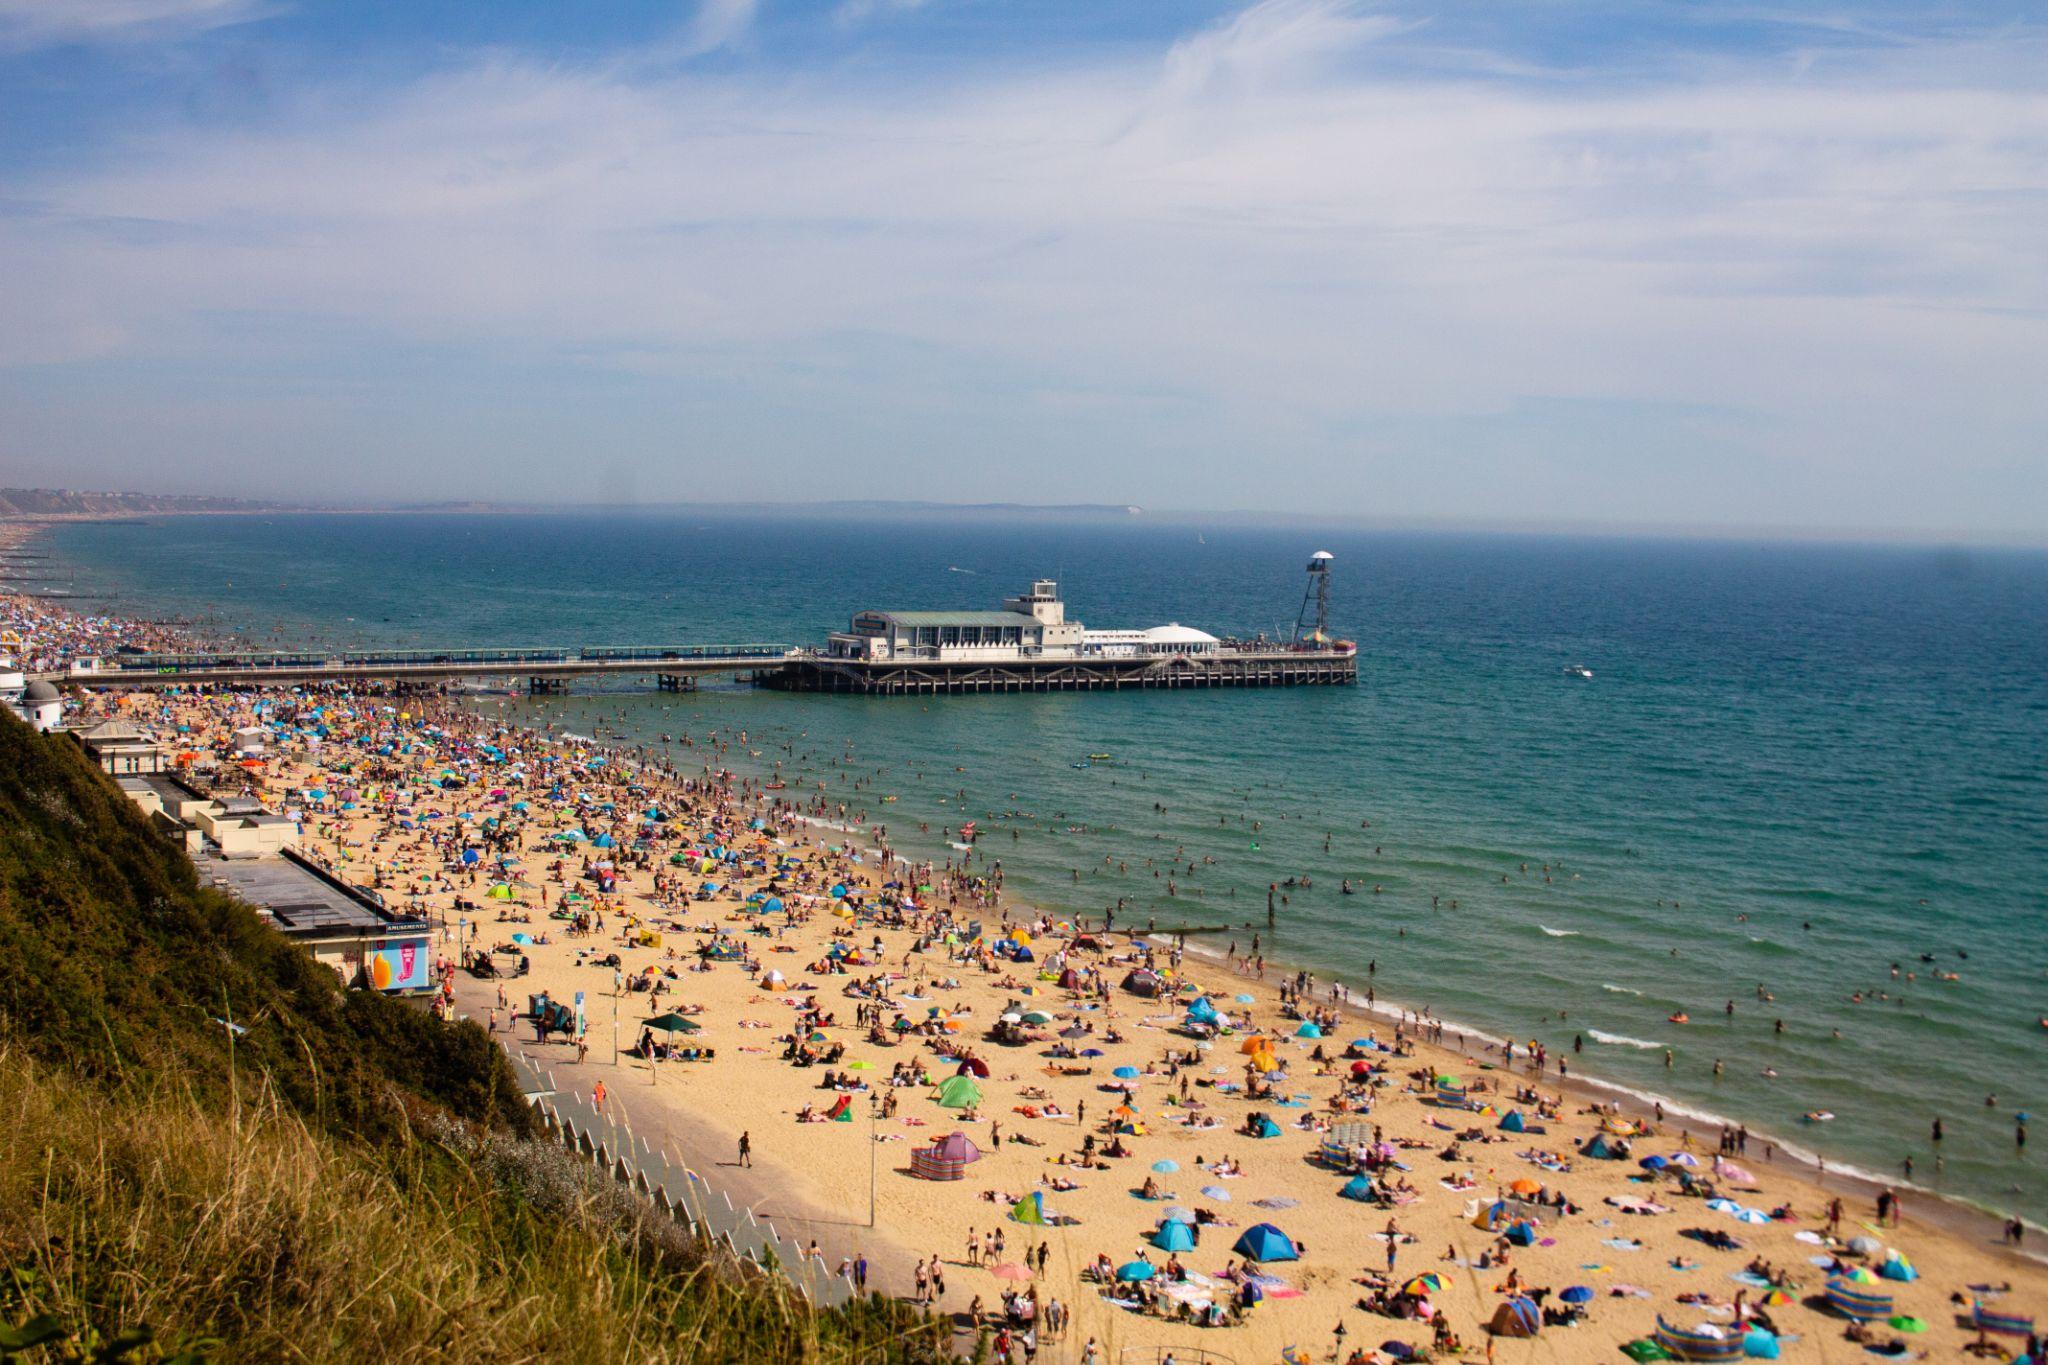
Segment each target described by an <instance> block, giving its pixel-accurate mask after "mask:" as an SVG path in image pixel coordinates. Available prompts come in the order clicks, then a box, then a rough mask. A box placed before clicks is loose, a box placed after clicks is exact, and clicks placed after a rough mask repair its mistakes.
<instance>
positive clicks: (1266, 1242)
mask: <svg viewBox="0 0 2048 1365" xmlns="http://www.w3.org/2000/svg"><path fill="white" fill-rule="evenodd" d="M1230 1249H1231V1250H1232V1251H1234V1252H1236V1253H1237V1254H1238V1255H1240V1256H1242V1257H1244V1258H1245V1259H1246V1260H1249V1261H1292V1260H1297V1259H1299V1258H1300V1256H1301V1253H1300V1252H1298V1251H1296V1250H1295V1249H1294V1243H1293V1241H1291V1240H1290V1239H1289V1238H1288V1236H1287V1234H1286V1233H1284V1232H1282V1231H1280V1229H1278V1228H1276V1227H1274V1226H1273V1225H1272V1224H1271V1223H1254V1224H1252V1225H1251V1226H1250V1227H1248V1228H1246V1229H1245V1230H1244V1231H1243V1233H1241V1234H1240V1235H1239V1236H1238V1239H1237V1241H1235V1242H1233V1243H1232V1244H1231V1247H1230Z"/></svg>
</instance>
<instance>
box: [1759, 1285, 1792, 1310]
mask: <svg viewBox="0 0 2048 1365" xmlns="http://www.w3.org/2000/svg"><path fill="white" fill-rule="evenodd" d="M1761 1302H1762V1304H1763V1305H1764V1307H1766V1308H1776V1307H1778V1306H1780V1305H1781V1304H1787V1303H1791V1302H1792V1296H1791V1295H1790V1294H1789V1293H1787V1292H1786V1291H1784V1290H1782V1289H1773V1290H1772V1291H1771V1292H1770V1293H1768V1294H1766V1295H1764V1296H1763V1298H1762V1300H1761Z"/></svg>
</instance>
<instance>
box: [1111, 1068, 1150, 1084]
mask: <svg viewBox="0 0 2048 1365" xmlns="http://www.w3.org/2000/svg"><path fill="white" fill-rule="evenodd" d="M1109 1074H1110V1075H1112V1076H1114V1077H1116V1078H1117V1079H1118V1080H1120V1081H1135V1080H1137V1079H1138V1077H1140V1076H1142V1075H1144V1074H1145V1073H1144V1072H1142V1071H1140V1070H1138V1068H1136V1067H1134V1066H1120V1067H1118V1068H1117V1069H1116V1070H1114V1071H1112V1072H1110V1073H1109Z"/></svg>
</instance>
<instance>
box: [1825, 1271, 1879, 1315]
mask: <svg viewBox="0 0 2048 1365" xmlns="http://www.w3.org/2000/svg"><path fill="white" fill-rule="evenodd" d="M1859 1277H1867V1278H1859ZM1876 1284H1877V1277H1876V1276H1874V1275H1871V1274H1870V1272H1869V1271H1867V1270H1862V1271H1857V1272H1855V1273H1854V1274H1850V1275H1837V1276H1835V1277H1834V1278H1833V1279H1830V1280H1829V1281H1828V1293H1827V1297H1828V1307H1830V1308H1832V1309H1834V1310H1835V1311H1836V1312H1837V1313H1840V1314H1841V1315H1842V1316H1843V1317H1845V1318H1852V1319H1854V1320H1856V1321H1858V1322H1873V1321H1875V1320H1877V1319H1879V1318H1888V1317H1890V1316H1891V1315H1892V1296H1891V1295H1890V1294H1887V1293H1885V1292H1884V1291H1882V1290H1880V1289H1877V1288H1875V1285H1876Z"/></svg>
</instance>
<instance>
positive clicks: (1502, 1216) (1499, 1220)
mask: <svg viewBox="0 0 2048 1365" xmlns="http://www.w3.org/2000/svg"><path fill="white" fill-rule="evenodd" d="M1512 1221H1513V1215H1511V1214H1510V1213H1509V1212H1508V1206H1507V1203H1506V1202H1505V1201H1504V1200H1499V1199H1496V1200H1494V1201H1493V1202H1492V1203H1491V1204H1487V1205H1485V1206H1484V1207H1482V1208H1481V1209H1480V1210H1479V1216H1478V1217H1476V1218H1474V1219H1473V1220H1472V1226H1473V1227H1475V1228H1478V1229H1479V1230H1480V1231H1481V1232H1499V1231H1500V1230H1501V1229H1502V1228H1503V1227H1505V1226H1507V1225H1508V1223H1510V1222H1512Z"/></svg>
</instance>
